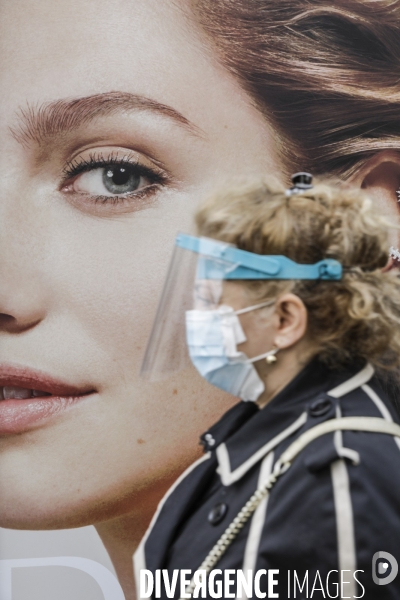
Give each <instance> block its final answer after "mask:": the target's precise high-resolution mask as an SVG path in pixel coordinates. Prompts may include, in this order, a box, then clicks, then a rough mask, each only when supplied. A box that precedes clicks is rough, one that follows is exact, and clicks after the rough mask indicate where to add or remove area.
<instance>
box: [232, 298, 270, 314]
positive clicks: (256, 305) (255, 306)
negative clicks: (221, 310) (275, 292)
mask: <svg viewBox="0 0 400 600" xmlns="http://www.w3.org/2000/svg"><path fill="white" fill-rule="evenodd" d="M272 304H275V300H268V301H267V302H262V303H261V304H255V305H254V306H247V307H246V308H241V309H240V310H235V312H234V314H235V315H243V314H244V313H247V312H250V311H252V310H257V308H264V306H272Z"/></svg>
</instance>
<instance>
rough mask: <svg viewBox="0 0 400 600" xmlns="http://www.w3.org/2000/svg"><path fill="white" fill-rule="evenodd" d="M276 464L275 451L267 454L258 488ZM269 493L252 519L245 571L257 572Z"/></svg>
mask: <svg viewBox="0 0 400 600" xmlns="http://www.w3.org/2000/svg"><path fill="white" fill-rule="evenodd" d="M273 464H274V453H273V451H272V452H270V453H269V454H267V456H266V457H265V458H264V460H263V462H262V463H261V468H260V473H259V476H258V485H257V488H258V489H259V488H261V487H262V485H263V484H264V483H265V481H266V479H268V477H269V476H270V475H271V473H272V467H273ZM268 499H269V494H268V493H267V495H266V496H265V497H264V498H263V499H262V500H261V502H260V504H259V505H258V506H257V508H256V510H255V512H254V515H253V517H252V519H251V524H250V531H249V535H248V537H247V540H246V547H245V550H244V557H243V567H242V569H243V573H247V571H249V570H251V571H252V572H253V573H255V569H256V565H257V557H258V548H259V546H260V540H261V535H262V531H263V528H264V523H265V518H266V515H267V504H268ZM243 599H244V600H246V599H247V596H246V595H244V596H243Z"/></svg>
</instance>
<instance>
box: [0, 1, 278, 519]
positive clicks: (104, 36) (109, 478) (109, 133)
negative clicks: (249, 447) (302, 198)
mask: <svg viewBox="0 0 400 600" xmlns="http://www.w3.org/2000/svg"><path fill="white" fill-rule="evenodd" d="M0 29H1V31H0V40H1V42H0V44H1V51H0V64H1V70H0V89H1V90H2V93H1V100H0V102H1V109H0V115H1V117H0V126H1V140H2V143H1V159H0V160H1V169H0V175H1V197H0V230H1V233H0V245H1V248H0V278H1V279H0V280H1V285H0V313H1V316H0V327H1V331H0V340H1V345H0V380H1V381H0V385H1V386H2V397H3V399H1V400H0V480H1V486H0V505H1V507H2V508H1V517H2V520H1V524H2V525H3V526H9V527H23V528H29V527H39V528H42V527H59V526H61V527H63V526H73V525H80V524H85V523H87V522H90V521H94V520H98V519H103V518H107V517H109V516H111V515H116V514H122V513H124V512H127V511H129V510H131V509H132V508H133V507H134V506H135V505H137V506H140V505H142V504H143V502H144V499H145V498H149V497H150V496H151V494H152V493H153V492H154V493H153V496H156V495H157V494H156V493H155V491H156V489H157V486H162V485H164V484H166V482H167V480H168V479H170V478H172V477H174V476H175V475H176V474H177V473H178V472H179V471H180V470H181V469H182V468H183V467H184V466H185V464H187V463H188V462H190V461H191V460H192V459H193V458H194V457H195V456H196V453H197V435H198V434H199V433H200V432H201V431H202V430H203V429H204V428H205V427H207V426H208V425H209V423H210V422H211V421H212V420H214V419H215V418H216V417H217V416H218V415H219V414H221V412H222V411H223V410H225V409H226V408H227V407H228V406H230V405H231V404H232V402H233V401H234V400H233V399H232V398H230V397H228V396H224V395H223V394H222V393H221V392H219V391H218V390H215V391H214V390H213V389H210V388H209V387H206V385H205V384H204V383H203V381H202V380H201V379H200V377H199V376H197V375H196V374H195V372H194V370H193V371H190V372H187V373H184V374H183V375H182V376H181V377H179V378H177V379H176V380H174V379H170V380H167V381H166V382H163V383H162V384H157V385H155V384H148V383H146V382H144V381H142V380H141V379H140V378H139V375H138V371H139V367H140V363H141V360H142V356H143V350H144V347H145V344H146V341H147V337H148V334H149V330H150V326H151V323H152V320H153V317H154V311H155V308H156V303H157V298H158V293H159V290H160V289H161V286H162V283H163V279H164V272H165V269H166V265H167V262H168V260H169V257H170V252H171V247H172V243H173V238H174V235H175V233H176V232H177V230H179V229H181V230H187V229H189V228H190V224H191V216H192V212H193V209H194V207H195V205H196V203H197V201H198V200H199V199H201V198H202V197H203V196H204V195H205V194H207V193H208V192H209V190H210V189H212V188H214V187H215V186H218V185H220V184H221V183H222V182H224V181H226V180H229V179H230V178H232V177H233V176H237V174H238V173H243V174H251V173H260V172H266V171H271V170H276V169H277V166H276V163H275V162H274V152H273V144H272V142H271V133H270V130H269V128H268V126H267V124H266V122H265V121H264V120H263V118H262V117H261V115H260V114H259V113H258V112H257V111H256V110H255V109H254V108H253V107H252V106H251V103H250V101H249V99H248V98H247V96H246V95H245V94H244V93H243V92H242V91H241V90H240V87H239V85H238V83H237V82H236V81H235V80H234V79H232V78H231V77H230V76H229V75H228V74H227V73H226V72H225V71H224V70H223V69H222V68H221V67H220V66H218V64H217V62H216V60H215V57H214V56H213V54H212V51H211V50H209V49H208V48H207V47H206V45H205V42H203V41H202V38H201V34H200V33H199V32H198V31H197V29H196V25H194V24H193V23H191V22H190V19H188V18H187V17H186V16H185V14H184V13H183V11H181V8H180V7H179V6H176V5H175V3H173V2H172V0H171V2H169V1H167V0H162V1H160V0H111V1H110V0H107V1H106V0H52V2H50V3H49V1H48V0H36V1H35V2H31V0H20V1H19V2H15V1H14V0H2V2H1V7H0ZM163 482H164V483H163ZM135 503H136V504H135Z"/></svg>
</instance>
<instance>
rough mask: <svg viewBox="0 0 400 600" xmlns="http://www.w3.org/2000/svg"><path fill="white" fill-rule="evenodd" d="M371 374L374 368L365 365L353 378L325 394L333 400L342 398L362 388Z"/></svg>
mask: <svg viewBox="0 0 400 600" xmlns="http://www.w3.org/2000/svg"><path fill="white" fill-rule="evenodd" d="M373 374H374V367H373V366H372V365H371V364H370V363H367V364H366V365H365V367H364V368H363V369H362V370H361V371H359V372H358V373H356V374H355V375H353V377H350V379H348V380H347V381H344V382H343V383H341V384H340V385H338V386H337V387H335V388H333V390H331V391H330V392H327V393H328V395H329V396H332V397H333V398H340V397H341V396H344V395H345V394H348V393H349V392H352V391H353V390H355V389H356V388H358V387H360V386H362V385H363V384H364V383H367V381H369V380H370V379H371V377H372V375H373Z"/></svg>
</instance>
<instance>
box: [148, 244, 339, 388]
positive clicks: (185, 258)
mask: <svg viewBox="0 0 400 600" xmlns="http://www.w3.org/2000/svg"><path fill="white" fill-rule="evenodd" d="M341 276H342V266H341V265H340V263H338V262H337V261H336V260H333V259H326V260H323V261H320V262H318V263H315V264H314V265H300V264H297V263H295V262H294V261H292V260H290V259H288V258H287V257H285V256H264V255H259V254H253V253H252V252H246V251H244V250H239V249H237V248H236V247H234V246H232V245H230V244H226V243H223V242H220V241H217V240H213V239H209V238H204V237H201V238H197V237H194V236H189V235H185V234H179V235H178V236H177V238H176V241H175V250H174V253H173V257H172V260H171V264H170V267H169V270H168V273H167V277H166V281H165V285H164V289H163V292H162V295H161V299H160V302H159V305H158V309H157V313H156V317H155V321H154V324H153V328H152V332H151V335H150V338H149V342H148V345H147V349H146V352H145V357H144V360H143V364H142V369H141V374H142V375H143V376H144V377H146V378H147V379H150V380H151V381H155V380H160V379H163V378H165V377H168V376H170V375H172V374H174V373H177V372H179V371H180V370H182V369H185V368H187V367H189V366H190V365H191V364H192V363H193V353H189V348H190V347H191V346H193V344H194V343H195V344H196V347H197V349H196V353H197V354H196V355H197V356H198V357H201V355H202V354H203V355H204V357H205V358H206V357H210V356H212V357H213V360H214V363H213V365H214V367H215V366H216V365H217V364H218V361H219V364H220V366H223V360H226V357H227V356H228V357H229V360H230V361H231V362H232V361H233V362H234V361H235V360H238V358H237V357H239V354H240V353H238V352H237V345H238V344H240V343H241V342H243V341H245V340H246V337H245V336H244V334H243V332H242V331H241V328H240V322H239V321H238V319H237V318H234V317H235V315H237V313H238V312H240V311H237V312H236V313H235V312H234V311H233V309H232V308H230V307H229V305H228V306H227V305H226V304H227V303H225V302H226V298H227V297H228V295H227V291H228V289H229V284H230V282H236V283H237V282H244V281H245V280H253V281H254V280H268V279H326V280H335V279H341ZM260 306H261V305H260ZM250 308H251V309H254V307H250ZM245 310H246V309H244V311H245ZM194 338H195V340H194ZM222 354H223V355H224V356H222ZM242 356H243V355H242ZM206 362H207V361H206ZM209 362H210V361H208V363H209ZM207 368H211V367H207ZM202 374H203V373H202ZM203 376H205V375H203ZM206 378H207V379H208V380H210V379H209V377H206Z"/></svg>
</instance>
